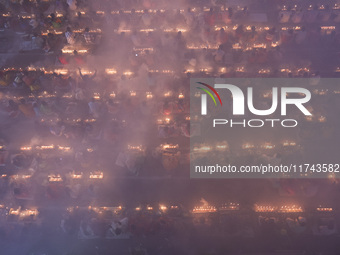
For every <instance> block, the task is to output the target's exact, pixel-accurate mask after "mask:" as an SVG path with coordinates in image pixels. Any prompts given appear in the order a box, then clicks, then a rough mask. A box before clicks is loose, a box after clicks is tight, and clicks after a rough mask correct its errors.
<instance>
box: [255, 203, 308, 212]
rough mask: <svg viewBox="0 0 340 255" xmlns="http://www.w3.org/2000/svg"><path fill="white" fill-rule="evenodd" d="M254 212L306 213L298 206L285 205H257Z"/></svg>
mask: <svg viewBox="0 0 340 255" xmlns="http://www.w3.org/2000/svg"><path fill="white" fill-rule="evenodd" d="M254 210H255V212H281V213H299V212H300V213H301V212H304V210H303V209H302V207H301V206H297V205H284V206H271V205H255V206H254Z"/></svg>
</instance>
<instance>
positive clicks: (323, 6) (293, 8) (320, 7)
mask: <svg viewBox="0 0 340 255" xmlns="http://www.w3.org/2000/svg"><path fill="white" fill-rule="evenodd" d="M317 7H318V10H325V9H326V7H325V5H323V4H321V5H319V6H317ZM299 9H303V7H302V6H298V5H297V4H295V5H294V6H293V7H291V8H290V10H292V11H296V10H299ZM330 9H333V10H339V9H340V6H339V5H338V4H334V5H333V6H332V7H330ZM287 10H288V8H287V6H286V5H284V6H282V7H281V11H287ZM307 10H309V11H310V10H313V5H312V4H310V5H309V6H308V7H307Z"/></svg>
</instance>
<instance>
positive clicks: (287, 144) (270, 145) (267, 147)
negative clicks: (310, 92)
mask: <svg viewBox="0 0 340 255" xmlns="http://www.w3.org/2000/svg"><path fill="white" fill-rule="evenodd" d="M281 145H282V146H283V147H295V146H297V143H296V142H295V141H289V140H284V141H282V142H281ZM275 147H276V145H275V144H273V143H270V142H266V143H263V144H261V145H260V146H256V145H255V144H253V143H244V144H243V145H242V149H244V150H250V149H257V148H260V149H265V150H272V149H275Z"/></svg>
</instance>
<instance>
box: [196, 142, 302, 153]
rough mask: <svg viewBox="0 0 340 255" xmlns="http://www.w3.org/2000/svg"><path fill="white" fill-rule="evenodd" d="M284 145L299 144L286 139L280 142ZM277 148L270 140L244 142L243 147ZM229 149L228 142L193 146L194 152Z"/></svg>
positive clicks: (293, 145)
mask: <svg viewBox="0 0 340 255" xmlns="http://www.w3.org/2000/svg"><path fill="white" fill-rule="evenodd" d="M280 145H281V146H282V147H290V148H291V147H296V146H298V145H297V143H296V142H295V141H289V140H284V141H282V142H281V144H280ZM275 148H276V145H275V144H273V143H270V142H266V143H263V144H261V145H255V144H253V143H244V144H242V149H244V150H252V149H263V150H273V149H275ZM228 149H229V146H228V143H227V142H224V143H219V144H217V145H215V146H212V145H206V144H201V145H195V146H194V147H193V152H194V153H206V152H210V151H213V150H216V151H226V150H228Z"/></svg>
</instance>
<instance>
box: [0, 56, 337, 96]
mask: <svg viewBox="0 0 340 255" xmlns="http://www.w3.org/2000/svg"><path fill="white" fill-rule="evenodd" d="M72 52H73V51H72ZM229 69H230V68H228V69H227V68H225V67H220V68H219V69H218V71H217V72H218V73H227V71H228V70H229ZM3 70H4V71H5V72H7V71H19V72H21V71H23V70H24V69H22V68H13V67H9V68H4V69H3ZM26 70H27V71H43V72H44V73H45V74H53V73H56V74H61V75H67V74H69V73H71V70H68V69H55V70H45V69H44V68H35V67H28V68H27V69H26ZM230 71H235V72H238V73H245V72H246V69H245V67H244V66H239V67H235V68H234V69H230ZM149 72H150V73H158V74H174V73H176V72H175V71H174V70H167V69H165V70H156V69H152V70H149ZM213 72H215V71H214V68H212V67H205V68H199V69H195V68H192V67H190V68H187V69H186V70H184V71H183V73H213ZM271 72H272V70H271V69H269V68H267V69H265V68H261V69H259V70H258V71H257V73H259V74H268V73H271ZM280 72H281V73H300V72H310V69H309V68H307V67H304V68H296V69H295V70H292V69H289V68H281V69H280ZM335 72H340V67H338V68H337V69H336V70H335ZM81 73H82V74H83V75H92V74H94V71H92V70H87V69H83V70H82V71H81ZM105 73H106V74H108V75H124V76H127V77H130V76H133V75H134V74H135V73H134V72H131V71H123V72H122V73H118V71H117V70H116V69H114V68H106V69H105ZM338 92H339V91H338ZM339 93H340V92H339Z"/></svg>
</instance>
